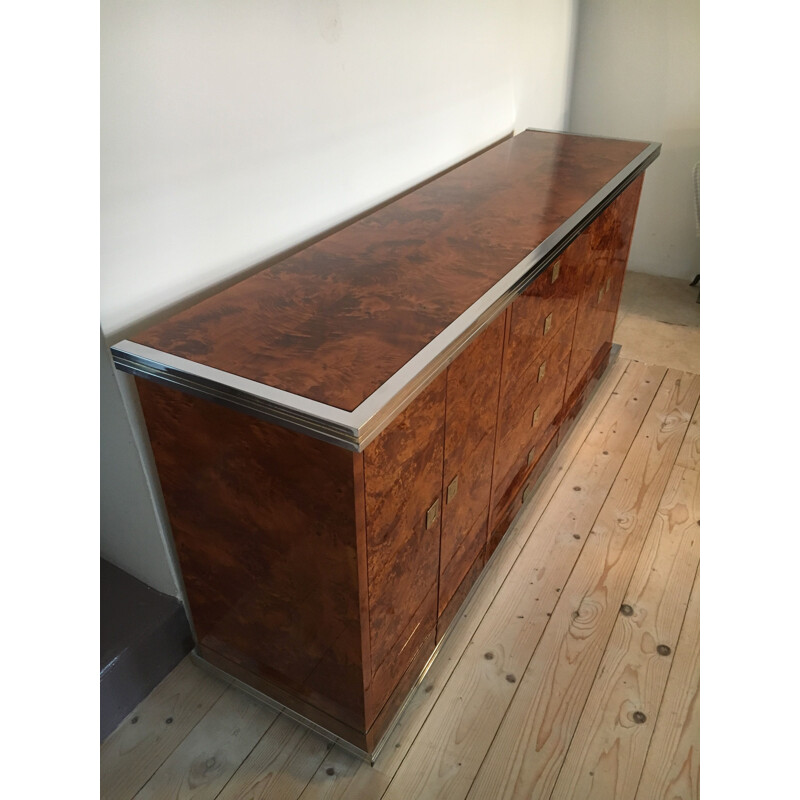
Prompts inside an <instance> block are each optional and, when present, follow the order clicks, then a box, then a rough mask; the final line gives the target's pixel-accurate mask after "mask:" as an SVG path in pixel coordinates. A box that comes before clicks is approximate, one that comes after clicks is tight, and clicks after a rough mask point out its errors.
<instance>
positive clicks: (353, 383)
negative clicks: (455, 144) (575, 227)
mask: <svg viewBox="0 0 800 800" xmlns="http://www.w3.org/2000/svg"><path fill="white" fill-rule="evenodd" d="M646 147H647V143H645V142H630V141H619V140H609V139H601V138H595V137H581V136H572V135H567V134H555V133H545V132H537V131H526V132H523V133H521V134H519V135H518V136H515V137H514V138H513V139H511V140H508V141H506V142H504V143H502V144H499V145H497V146H496V147H494V148H492V149H490V150H489V151H487V152H486V153H484V154H482V155H480V156H478V157H476V158H475V159H473V160H471V161H469V162H467V163H466V164H464V165H462V166H460V167H458V168H456V169H454V170H453V171H451V172H449V173H447V174H446V175H444V176H442V177H440V178H438V179H437V180H435V181H433V182H432V183H429V184H427V185H425V186H423V187H422V188H420V189H418V190H416V191H414V192H413V193H411V194H409V195H406V196H405V197H402V198H400V199H398V200H397V201H395V202H393V203H392V204H390V205H389V206H386V207H384V208H382V209H380V210H378V211H376V212H375V213H373V214H370V215H369V216H367V217H365V218H363V219H361V220H359V221H358V222H356V223H354V224H353V225H351V226H349V227H347V228H345V229H343V230H340V231H338V232H336V233H334V234H332V235H331V236H329V237H328V238H326V239H324V240H322V241H320V242H318V243H317V244H314V245H312V246H311V247H309V248H307V249H306V250H303V251H301V252H300V253H298V254H296V255H294V256H292V257H290V258H288V259H286V260H284V261H282V262H280V263H278V264H276V265H273V266H272V267H270V268H269V269H265V270H264V271H262V272H260V273H258V274H256V275H254V276H252V277H250V278H247V279H245V280H243V281H242V282H240V283H238V284H236V285H234V286H232V287H230V288H228V289H226V290H224V291H222V292H220V293H219V294H217V295H215V296H213V297H211V298H209V299H207V300H204V301H202V302H201V303H198V304H197V305H195V306H193V307H191V308H189V309H187V310H185V311H183V312H181V313H179V314H176V315H174V316H173V317H171V318H170V319H168V320H166V321H165V322H163V323H161V324H158V325H155V326H153V327H152V328H149V329H148V330H146V331H144V332H142V333H140V334H139V335H136V336H133V337H131V338H132V339H133V340H134V341H136V342H138V343H141V344H144V345H148V346H150V347H154V348H156V349H158V350H162V351H164V352H168V353H171V354H174V355H176V356H181V357H183V358H187V359H189V360H192V361H196V362H199V363H201V364H205V365H208V366H211V367H216V368H218V369H220V370H223V371H225V372H229V373H232V374H235V375H239V376H242V377H245V378H249V379H252V380H255V381H258V382H261V383H264V384H266V385H269V386H274V387H277V388H279V389H283V390H285V391H288V392H292V393H295V394H298V395H302V396H304V397H307V398H311V399H313V400H318V401H320V402H323V403H327V404H329V405H332V406H336V407H338V408H342V409H346V410H352V409H354V408H355V407H356V406H358V405H359V404H360V403H361V402H362V401H363V400H365V399H366V398H367V397H368V396H369V395H370V394H372V393H373V392H374V391H375V390H376V389H377V388H378V387H380V386H381V385H382V384H383V383H385V382H386V380H387V379H388V378H389V377H391V376H392V375H393V374H394V373H395V372H397V370H398V369H399V368H400V367H402V366H403V365H404V364H405V363H406V362H407V361H408V360H409V359H410V358H412V357H413V356H414V355H416V354H417V353H418V352H419V351H420V350H421V349H422V348H423V347H424V346H425V345H426V344H427V343H428V342H430V341H431V340H432V339H433V338H434V337H435V336H436V335H437V334H439V333H440V332H441V331H443V330H444V329H445V328H446V327H447V326H448V325H449V324H450V323H451V322H453V320H455V319H456V318H457V317H458V316H459V315H460V314H461V313H462V312H464V311H465V310H466V309H467V308H468V307H469V306H470V305H472V304H473V303H474V302H475V301H476V300H478V299H479V298H480V297H481V296H482V295H483V294H485V293H486V292H487V291H488V290H489V289H490V288H491V287H492V286H493V285H494V284H495V283H496V282H497V281H498V280H499V279H500V278H502V277H503V276H504V275H505V274H506V273H508V272H509V271H510V270H511V269H512V268H513V267H514V266H516V265H517V264H518V263H519V262H520V261H521V260H522V259H523V258H524V257H525V256H526V255H528V254H529V253H530V252H531V251H532V250H533V249H534V248H536V247H537V246H538V245H539V244H540V243H541V242H542V241H544V239H545V238H546V237H547V236H548V235H550V234H551V233H552V232H553V231H554V230H556V229H557V228H558V227H559V225H561V223H562V222H564V220H566V219H567V218H569V216H570V215H571V214H573V213H574V212H575V211H577V210H578V209H579V208H580V207H581V206H582V205H583V204H584V203H585V202H586V201H587V200H589V199H590V198H591V197H592V196H593V195H594V194H595V193H596V192H598V191H599V190H600V189H602V188H603V186H604V185H605V184H606V183H607V182H608V181H609V180H611V179H612V178H613V177H614V176H615V175H616V174H617V173H619V172H620V171H621V170H622V169H623V168H624V167H625V166H626V165H627V164H628V163H630V161H631V160H632V159H634V158H635V157H636V156H637V155H639V154H640V153H641V152H642V151H643V150H644V149H645V148H646Z"/></svg>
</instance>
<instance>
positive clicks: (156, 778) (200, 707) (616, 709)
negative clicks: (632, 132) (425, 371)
mask: <svg viewBox="0 0 800 800" xmlns="http://www.w3.org/2000/svg"><path fill="white" fill-rule="evenodd" d="M699 423H700V412H699V378H698V377H697V376H695V375H691V374H689V373H682V372H680V371H678V370H674V369H671V370H667V369H665V368H663V367H653V366H648V365H645V364H643V363H640V362H636V361H628V360H626V359H620V360H618V361H617V362H616V364H615V365H613V366H612V368H611V369H610V370H609V371H608V373H607V375H606V376H605V378H604V380H603V381H602V382H601V384H600V386H599V387H598V390H597V392H596V393H595V395H594V396H593V397H592V398H591V400H590V402H589V403H588V405H587V407H586V409H585V410H584V412H583V414H582V415H581V417H580V418H579V420H578V421H577V422H576V424H575V425H574V427H573V428H572V430H571V431H570V433H569V436H568V437H567V438H566V440H565V442H564V443H563V444H562V446H561V447H560V449H559V450H558V452H557V453H556V456H555V458H554V461H553V464H552V466H551V468H550V470H549V471H548V472H547V473H546V475H545V476H544V477H543V479H542V480H541V482H540V484H539V486H538V487H537V490H536V492H535V494H534V496H533V498H532V499H531V501H530V502H529V503H528V504H527V505H526V507H525V508H524V509H523V511H522V513H521V514H520V516H519V517H518V519H517V520H516V522H515V524H514V526H513V529H512V530H511V531H509V533H508V534H507V535H506V537H505V539H504V540H503V542H502V543H501V545H500V546H499V547H498V549H497V551H496V552H495V555H494V557H493V558H492V560H491V562H490V564H489V565H488V566H487V568H486V570H485V572H484V575H483V576H482V578H481V580H480V582H479V584H478V586H477V587H476V590H475V591H474V592H473V594H472V596H471V597H470V599H469V601H468V603H467V604H466V605H465V606H464V608H463V609H462V611H461V613H460V615H459V618H458V620H457V622H456V623H455V625H454V628H453V630H452V631H451V633H450V634H449V635H448V637H447V639H446V641H445V643H444V645H443V647H442V650H441V651H440V653H439V656H438V657H437V659H436V661H435V662H434V664H433V666H432V668H431V669H430V671H429V672H428V674H427V675H426V677H425V680H424V681H423V682H422V683H421V684H420V686H419V687H418V688H417V690H416V691H415V692H414V694H413V696H412V698H411V701H410V703H409V705H408V706H407V708H406V709H405V711H404V713H403V715H402V717H401V719H400V722H399V724H398V725H397V726H396V727H395V729H394V730H393V731H392V733H391V735H390V737H389V740H388V742H387V744H386V747H385V749H384V751H383V752H382V753H381V755H380V756H379V757H378V759H377V761H376V763H375V765H374V766H372V767H369V766H368V765H366V764H365V763H364V762H362V761H360V760H359V759H357V758H355V757H354V756H352V755H350V754H349V753H347V752H346V751H344V750H342V749H341V748H340V747H336V746H332V745H330V744H329V743H328V742H327V741H326V740H325V739H323V738H322V737H320V736H319V735H318V734H315V733H312V732H310V731H308V730H306V729H305V728H303V727H302V726H300V725H298V724H297V723H295V722H294V721H292V720H291V719H289V718H287V717H285V716H284V715H281V714H276V713H275V712H273V711H271V710H269V709H266V708H265V707H264V706H262V705H261V704H260V703H258V701H256V700H253V699H251V698H249V697H248V696H247V695H244V694H243V693H241V692H239V691H238V690H236V689H234V688H233V687H228V686H227V685H226V684H225V682H224V681H220V680H219V679H218V678H214V677H212V676H210V675H207V674H206V673H204V672H203V671H201V670H200V669H199V668H198V667H196V666H195V665H194V664H193V663H191V662H190V661H188V660H185V661H184V662H182V663H181V664H180V665H179V666H178V667H177V668H176V669H175V670H173V672H172V673H171V674H170V675H169V676H167V678H165V679H164V681H163V682H162V683H161V684H160V685H159V686H158V687H157V688H156V689H155V690H154V691H153V693H152V694H151V695H150V696H149V697H148V698H146V699H145V700H144V701H143V702H142V703H141V704H140V706H139V707H138V708H137V709H135V710H134V711H133V712H132V713H131V714H130V715H129V716H128V718H126V720H124V721H123V723H122V724H121V725H120V727H119V728H118V729H117V730H116V731H115V732H114V733H113V734H112V735H111V736H110V737H109V738H108V739H107V740H106V742H105V743H104V744H103V745H102V747H101V794H102V797H103V798H104V800H132V799H133V798H134V797H136V798H140V799H142V800H143V798H147V797H154V798H155V797H158V798H193V800H194V799H195V798H197V799H198V800H199V798H209V800H210V799H211V798H219V800H268V799H269V800H273V798H286V800H298V799H302V800H323V799H324V800H336V799H337V798H353V799H354V800H358V799H359V798H364V800H373V799H374V800H378V798H385V800H400V799H401V798H402V800H406V798H409V799H410V798H423V799H424V800H427V798H448V800H449V799H450V798H453V800H457V799H458V798H467V797H468V798H470V799H471V800H483V798H516V797H525V798H529V797H531V798H532V797H542V798H561V799H562V800H563V798H571V797H576V798H577V797H580V798H588V797H608V798H617V797H619V798H628V797H629V798H631V800H633V798H641V799H642V800H644V799H645V798H660V797H664V798H666V797H670V798H672V797H680V798H685V799H686V800H690V798H696V797H698V796H699V787H698V781H699V600H698V594H699V589H698V585H699V501H698V495H699V452H700V451H699V429H700V426H699ZM622 606H627V607H628V608H626V609H625V613H622V612H621V607H622ZM628 611H630V612H631V613H627V612H628ZM659 646H661V650H660V652H659ZM665 647H666V648H667V649H668V651H669V652H667V651H666V650H665V649H664V648H665ZM167 719H169V720H170V722H169V723H167V722H166V720H167ZM134 720H135V721H134Z"/></svg>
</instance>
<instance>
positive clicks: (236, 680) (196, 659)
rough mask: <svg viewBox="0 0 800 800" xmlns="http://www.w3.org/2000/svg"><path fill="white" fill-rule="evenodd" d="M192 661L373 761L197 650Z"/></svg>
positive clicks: (278, 710)
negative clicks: (230, 673)
mask: <svg viewBox="0 0 800 800" xmlns="http://www.w3.org/2000/svg"><path fill="white" fill-rule="evenodd" d="M190 656H191V658H192V661H194V662H195V663H196V664H197V665H198V666H200V667H202V668H203V669H204V670H206V671H207V672H210V673H211V674H212V675H216V676H217V677H219V678H221V679H222V680H224V681H226V682H227V683H230V684H231V685H232V686H235V687H236V688H237V689H241V690H242V691H243V692H245V693H246V694H249V695H250V696H251V697H254V698H255V699H256V700H258V701H260V702H262V703H263V704H264V705H265V706H268V707H269V708H271V709H272V710H273V711H277V712H278V713H279V714H285V715H286V716H287V717H289V718H290V719H293V720H294V721H295V722H299V723H300V724H301V725H303V726H305V727H306V728H309V729H310V730H312V731H314V733H318V734H319V735H320V736H322V737H323V738H325V739H327V740H328V741H331V742H333V743H334V744H337V745H339V746H340V747H341V748H342V749H343V750H347V752H348V753H351V754H352V755H354V756H358V757H359V758H361V759H363V760H364V761H367V762H369V763H370V764H371V763H372V760H371V758H370V755H369V753H368V752H367V751H366V750H362V749H361V748H360V747H356V745H354V744H353V743H352V742H348V741H347V739H342V737H341V736H337V735H336V734H335V733H331V732H330V731H329V730H328V729H327V728H323V727H322V725H319V724H318V723H316V722H314V721H312V720H310V719H309V718H308V717H304V716H303V715H302V714H300V713H298V712H297V711H294V710H293V709H291V708H289V706H285V705H284V704H283V703H279V702H278V701H277V700H275V699H273V698H272V697H270V696H269V695H268V694H264V692H261V691H259V690H258V689H255V688H253V687H252V686H250V685H249V684H248V683H245V682H244V681H243V680H240V679H239V678H236V677H234V676H233V675H229V674H228V673H227V672H225V670H223V669H220V668H219V667H217V666H215V665H214V664H212V663H211V662H210V661H206V659H204V658H203V656H201V655H200V654H199V653H198V652H197V650H196V649H195V650H192V652H191V653H190Z"/></svg>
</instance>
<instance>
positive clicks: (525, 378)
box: [489, 316, 574, 531]
mask: <svg viewBox="0 0 800 800" xmlns="http://www.w3.org/2000/svg"><path fill="white" fill-rule="evenodd" d="M573 322H574V316H572V317H569V319H567V320H566V321H565V322H564V324H563V325H561V327H560V328H559V330H558V332H557V333H556V335H555V336H554V338H553V339H551V340H550V341H549V342H548V343H547V344H545V345H544V346H543V347H541V348H540V349H539V350H538V351H535V352H532V353H530V354H529V356H528V363H527V365H526V366H525V367H524V368H518V369H517V370H515V369H514V367H513V366H511V365H509V364H507V363H506V361H505V359H504V363H503V379H502V385H501V390H500V392H501V394H500V407H499V412H498V422H497V425H498V430H497V439H496V444H495V452H494V468H493V473H492V495H491V496H492V501H491V502H492V510H491V513H490V515H489V529H490V530H492V531H494V530H495V529H496V527H497V524H498V521H499V518H500V516H502V515H503V514H504V513H505V510H506V509H507V508H508V507H509V505H510V504H511V503H512V502H513V498H514V495H515V494H516V493H517V491H518V490H519V488H520V487H521V486H522V484H523V483H524V482H525V480H526V478H527V475H528V474H529V473H530V472H531V471H532V470H533V468H534V466H535V465H536V463H537V462H538V461H539V459H540V458H541V456H542V453H543V452H544V449H545V448H546V447H547V445H548V444H549V442H550V441H551V439H552V436H553V435H554V434H555V432H556V430H557V428H558V425H559V423H560V421H561V413H562V406H563V402H564V388H565V384H566V378H567V369H568V365H569V346H570V342H571V341H572V324H573ZM542 365H544V375H543V377H542V379H541V380H538V378H539V374H540V373H539V369H540V367H542ZM536 409H538V415H537V418H536V421H535V422H534V416H533V415H534V412H535V410H536Z"/></svg>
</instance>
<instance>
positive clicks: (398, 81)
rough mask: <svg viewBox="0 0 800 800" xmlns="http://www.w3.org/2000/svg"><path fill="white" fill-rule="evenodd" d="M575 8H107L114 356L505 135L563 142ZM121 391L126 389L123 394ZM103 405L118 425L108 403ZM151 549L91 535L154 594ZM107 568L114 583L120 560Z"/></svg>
mask: <svg viewBox="0 0 800 800" xmlns="http://www.w3.org/2000/svg"><path fill="white" fill-rule="evenodd" d="M575 8H576V1H575V0H566V2H565V0H494V1H493V2H491V3H487V2H485V0H404V1H403V2H396V0H338V2H337V0H227V1H226V2H224V3H222V2H212V1H211V0H137V2H130V0H103V3H102V7H101V78H102V81H101V124H102V149H101V157H102V186H101V188H102V197H101V211H102V218H101V232H102V243H101V246H102V254H101V321H102V326H103V330H104V331H105V333H106V336H107V338H108V341H109V342H114V341H116V340H117V339H118V338H119V337H120V335H124V334H126V333H128V332H129V331H130V330H131V329H135V327H136V324H137V323H140V322H141V321H142V320H143V319H145V318H147V317H149V316H150V315H153V314H155V313H157V312H159V311H161V310H162V309H164V308H166V307H168V306H170V305H172V304H174V303H176V302H180V301H182V300H184V299H185V298H187V297H189V296H191V295H194V294H196V293H197V292H201V291H203V290H207V289H208V288H209V287H211V286H213V285H214V284H217V283H219V282H221V281H224V280H226V279H228V278H230V277H231V276H233V275H236V274H237V273H239V272H241V271H242V270H244V269H247V268H248V267H251V266H252V265H254V264H256V263H257V262H259V261H261V260H262V259H265V258H269V257H271V256H274V255H276V254H278V253H280V252H282V251H284V250H286V249H287V248H290V247H291V246H293V245H296V244H298V243H299V242H301V241H303V240H305V239H308V238H309V237H311V236H313V235H315V234H317V233H320V232H322V231H324V230H326V229H328V228H330V227H332V226H333V225H335V224H337V223H338V222H341V221H343V220H345V219H348V218H350V217H352V216H353V215H355V214H356V213H359V212H360V211H363V210H365V209H367V208H369V207H371V206H373V205H375V204H376V203H378V202H380V201H382V200H384V199H386V198H388V197H390V196H392V195H394V194H396V193H398V192H399V191H401V190H403V189H405V188H407V187H409V186H411V185H413V184H415V183H418V182H419V181H420V180H423V179H424V178H426V177H428V176H430V175H432V174H434V173H436V172H438V171H440V170H441V169H443V168H445V167H447V166H449V165H451V164H453V163H455V162H457V161H459V160H461V159H462V158H464V157H466V156H468V155H470V154H471V153H473V152H475V151H477V150H479V149H480V148H482V147H484V146H486V145H488V144H490V143H491V142H493V141H495V140H496V139H498V138H500V137H501V136H503V135H504V134H507V133H509V132H512V131H520V130H522V129H524V128H526V127H540V128H551V129H563V128H564V127H565V125H566V119H567V107H568V86H569V76H570V63H571V45H572V39H573V29H574V17H575ZM121 388H122V391H123V393H126V392H128V391H129V388H130V387H129V384H128V383H126V382H125V381H124V379H123V383H122V387H121ZM107 389H108V390H107V391H105V394H104V397H103V401H102V402H103V408H104V409H106V410H107V413H108V414H109V415H112V414H113V411H112V409H113V408H115V407H116V408H117V411H120V408H121V397H118V396H117V395H116V394H115V393H114V392H113V391H112V390H111V389H110V388H109V387H107ZM130 422H131V429H132V432H133V434H134V436H137V437H141V436H142V430H141V426H140V423H139V422H138V420H137V419H132V420H131V421H130ZM124 439H125V437H124V436H123V435H122V434H120V435H118V436H116V437H115V440H114V441H115V442H116V444H113V445H112V448H111V449H112V451H113V452H111V453H109V454H108V455H109V457H112V458H117V459H120V460H127V461H128V464H127V467H126V469H127V473H128V474H129V475H136V474H137V471H138V472H141V473H142V475H141V476H139V477H137V478H136V481H139V478H142V479H143V480H145V481H146V480H150V479H151V477H152V476H150V472H149V470H150V468H149V466H143V465H142V464H141V463H139V464H138V465H137V464H133V463H132V462H131V461H130V460H131V459H133V458H134V456H135V450H136V448H134V449H133V450H132V449H131V448H130V447H129V446H127V445H126V444H125V441H124ZM139 451H141V448H139ZM118 472H119V475H118V477H117V478H114V479H109V480H106V481H105V483H104V487H103V501H104V504H105V505H104V507H105V508H108V509H109V515H111V513H112V509H113V508H114V506H115V504H117V505H119V503H121V502H122V498H124V497H125V494H126V492H125V488H126V487H124V486H119V485H116V483H117V482H124V481H127V480H128V478H126V477H125V474H124V470H121V469H118ZM136 496H137V498H138V500H137V502H138V503H139V504H140V505H141V506H142V508H141V524H142V525H151V526H155V527H157V526H158V520H159V518H160V515H162V514H163V509H160V508H158V507H157V508H156V509H155V511H154V510H153V509H152V507H151V508H150V509H145V508H144V506H145V505H147V503H151V501H150V500H149V499H147V498H146V493H143V492H139V493H138V494H137V495H136ZM125 502H126V503H127V502H129V501H128V500H125ZM151 505H152V504H151ZM119 511H120V513H119V514H118V517H119V516H123V512H124V513H126V514H127V513H131V511H130V509H128V510H127V511H125V510H124V509H122V508H120V509H119ZM109 518H110V516H109ZM163 533H164V532H163V531H162V533H161V534H159V535H154V536H150V537H149V538H147V539H146V544H145V538H141V536H140V534H135V533H134V532H133V531H132V530H126V531H123V532H122V533H119V532H117V533H114V532H111V531H109V532H104V533H103V536H104V537H108V536H111V537H116V538H119V539H123V540H125V542H127V543H128V544H129V545H130V548H129V549H130V550H131V551H136V550H138V551H141V552H144V551H146V552H147V555H146V556H144V557H143V558H141V559H140V560H139V562H137V569H138V570H139V572H138V574H139V576H142V575H145V573H146V571H147V570H146V566H145V568H144V569H143V567H142V565H143V564H146V561H147V560H148V559H150V560H151V561H152V562H153V563H154V564H155V563H156V562H159V565H158V567H157V568H156V567H154V571H153V575H152V576H150V577H148V576H147V575H145V577H144V579H145V580H147V581H148V582H151V585H153V582H155V581H156V580H158V581H161V582H162V583H163V581H162V578H163V569H162V568H163V562H164V561H165V559H166V558H167V549H166V545H165V539H164V537H163V535H162V534H163ZM137 542H140V543H141V546H140V545H139V544H137ZM118 545H119V542H118V543H117V545H116V551H115V552H122V548H120V547H119V546H118ZM141 552H139V553H138V554H137V557H138V555H141ZM118 559H119V560H121V561H122V562H123V563H120V566H122V567H123V568H128V567H127V565H126V563H124V562H125V561H126V559H133V556H132V555H130V554H129V555H128V556H127V557H124V558H123V557H122V556H118ZM134 560H135V559H133V560H131V563H133V561H134ZM129 571H132V570H129ZM158 576H161V577H158Z"/></svg>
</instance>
